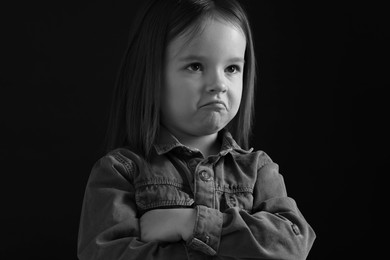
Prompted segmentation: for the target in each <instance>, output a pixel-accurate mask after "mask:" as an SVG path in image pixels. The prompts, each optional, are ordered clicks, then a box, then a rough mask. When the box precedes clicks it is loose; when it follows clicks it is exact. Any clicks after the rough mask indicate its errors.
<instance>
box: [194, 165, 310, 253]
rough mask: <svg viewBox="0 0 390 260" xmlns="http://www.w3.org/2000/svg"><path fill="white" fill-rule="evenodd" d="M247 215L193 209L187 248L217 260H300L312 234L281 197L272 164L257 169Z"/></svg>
mask: <svg viewBox="0 0 390 260" xmlns="http://www.w3.org/2000/svg"><path fill="white" fill-rule="evenodd" d="M253 196H254V203H253V210H252V212H247V211H245V210H242V209H239V208H238V207H233V208H229V209H227V210H226V211H225V212H220V211H219V210H217V209H212V208H208V207H205V206H197V219H196V222H195V228H194V234H193V237H192V238H191V239H190V240H188V241H187V246H188V247H190V248H191V249H194V250H198V251H201V252H203V253H205V254H208V255H217V256H218V257H220V258H222V259H294V260H298V259H306V257H307V255H308V253H309V251H310V248H311V246H312V244H313V242H314V239H315V233H314V231H313V229H312V228H311V227H310V225H309V224H308V223H307V222H306V220H305V219H304V217H303V216H302V214H301V213H300V211H299V209H298V208H297V205H296V203H295V201H294V200H293V199H292V198H290V197H287V193H286V188H285V184H284V181H283V177H282V175H281V174H279V172H278V165H277V164H275V163H273V162H269V163H267V164H265V165H264V166H263V167H261V168H260V169H259V170H258V174H257V181H256V184H255V187H254V192H253Z"/></svg>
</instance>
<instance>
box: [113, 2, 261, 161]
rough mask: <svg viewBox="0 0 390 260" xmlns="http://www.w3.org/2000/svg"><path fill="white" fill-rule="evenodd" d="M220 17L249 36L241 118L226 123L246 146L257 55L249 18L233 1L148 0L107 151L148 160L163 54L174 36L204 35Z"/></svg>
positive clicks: (118, 90)
mask: <svg viewBox="0 0 390 260" xmlns="http://www.w3.org/2000/svg"><path fill="white" fill-rule="evenodd" d="M213 17H218V18H219V19H223V20H225V21H227V22H230V23H232V24H233V25H235V26H237V27H239V28H240V29H241V30H242V31H243V33H244V35H245V37H246V50H245V67H244V79H243V93H242V98H241V104H240V108H239V110H238V112H237V115H236V116H235V117H234V118H233V120H232V121H231V122H229V124H228V126H227V127H228V129H229V131H230V132H231V133H232V135H233V137H234V139H235V140H236V141H237V143H238V144H239V145H240V146H241V147H243V148H248V141H249V137H250V133H251V127H252V115H253V112H254V111H253V110H254V109H253V106H254V85H255V74H256V68H255V67H256V66H255V65H256V64H255V54H254V47H253V40H252V32H251V29H250V25H249V21H248V18H247V14H246V13H245V11H244V10H243V8H242V7H241V6H240V4H239V3H238V2H237V1H235V0H149V1H147V2H145V3H144V5H143V6H142V7H141V9H140V10H139V11H138V12H137V14H136V16H135V19H134V21H133V23H132V28H131V30H130V35H129V42H128V46H127V48H126V51H125V55H124V57H123V60H122V63H121V67H120V69H119V71H118V77H117V82H116V85H115V90H114V94H113V100H112V108H111V114H110V118H109V125H108V129H107V136H106V141H107V151H109V150H112V149H114V148H118V147H123V146H129V147H130V149H131V150H133V151H134V152H137V153H138V154H140V155H141V156H143V157H145V158H148V157H149V156H150V154H151V151H152V149H153V145H154V143H155V141H156V138H157V136H158V132H159V127H160V94H161V89H162V86H163V84H164V75H163V73H164V65H165V53H166V49H167V46H168V44H169V42H170V41H171V40H172V39H174V38H175V37H177V36H179V35H181V34H184V33H186V34H187V33H190V34H192V35H195V34H196V33H197V32H199V31H200V29H201V26H202V24H204V23H203V21H204V20H205V19H208V18H213Z"/></svg>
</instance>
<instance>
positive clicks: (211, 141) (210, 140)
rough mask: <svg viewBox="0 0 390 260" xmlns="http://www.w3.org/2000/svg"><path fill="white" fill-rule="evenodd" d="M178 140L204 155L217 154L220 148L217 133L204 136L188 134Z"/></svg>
mask: <svg viewBox="0 0 390 260" xmlns="http://www.w3.org/2000/svg"><path fill="white" fill-rule="evenodd" d="M179 141H180V142H181V143H182V144H184V145H185V146H188V147H192V148H196V149H198V150H199V151H201V152H202V154H203V155H204V156H205V157H208V156H209V155H215V154H218V153H219V151H220V148H221V145H220V143H219V141H218V133H215V134H212V135H206V136H190V137H187V138H182V139H179Z"/></svg>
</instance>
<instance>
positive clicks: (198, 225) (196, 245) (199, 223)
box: [187, 205, 223, 255]
mask: <svg viewBox="0 0 390 260" xmlns="http://www.w3.org/2000/svg"><path fill="white" fill-rule="evenodd" d="M196 209H197V210H196V220H195V227H194V234H193V237H192V238H190V239H189V240H188V241H187V246H188V247H189V248H191V249H194V250H197V251H201V252H203V253H205V254H207V255H216V254H217V252H218V248H219V242H220V239H221V231H222V223H223V214H222V213H221V212H220V211H218V210H216V209H211V208H208V207H205V206H200V205H198V206H196Z"/></svg>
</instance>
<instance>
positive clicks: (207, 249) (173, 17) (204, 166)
mask: <svg viewBox="0 0 390 260" xmlns="http://www.w3.org/2000/svg"><path fill="white" fill-rule="evenodd" d="M133 26H134V28H133V29H132V34H131V37H130V41H129V45H128V48H127V51H126V54H125V57H124V60H123V63H122V67H121V70H120V73H119V77H118V82H117V88H116V90H115V91H116V92H115V94H114V102H113V105H114V106H113V110H112V116H111V121H110V124H109V125H110V129H109V135H108V137H109V150H110V152H108V153H107V155H106V156H104V157H103V158H101V159H100V160H99V161H98V162H97V163H96V164H95V166H94V167H93V169H92V173H91V175H90V178H89V181H88V184H87V187H86V191H85V197H84V203H83V209H82V216H81V222H80V231H79V243H78V256H79V258H80V259H104V260H114V259H305V258H306V257H307V255H308V252H309V250H310V248H311V246H312V244H313V241H314V238H315V234H314V232H313V230H312V228H311V227H310V226H309V224H308V223H307V222H306V221H305V219H304V217H303V216H302V215H301V213H300V211H299V210H298V208H297V205H296V203H295V201H294V200H293V199H292V198H289V197H287V193H286V189H285V185H284V182H283V177H282V176H281V175H280V174H279V173H278V166H277V165H276V164H275V163H273V162H272V161H271V159H270V158H269V157H268V156H267V155H266V154H265V153H264V152H262V151H256V152H254V151H252V149H250V150H248V149H247V148H248V137H249V133H250V128H251V119H252V107H253V91H254V78H255V59H254V50H253V44H252V36H251V31H250V27H249V23H248V20H247V16H246V15H245V13H244V11H243V9H242V8H241V7H240V5H239V4H238V3H237V2H236V1H235V0H151V1H148V2H147V4H145V6H144V7H143V9H142V10H141V11H140V12H138V14H137V17H136V19H135V22H134V23H133Z"/></svg>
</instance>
